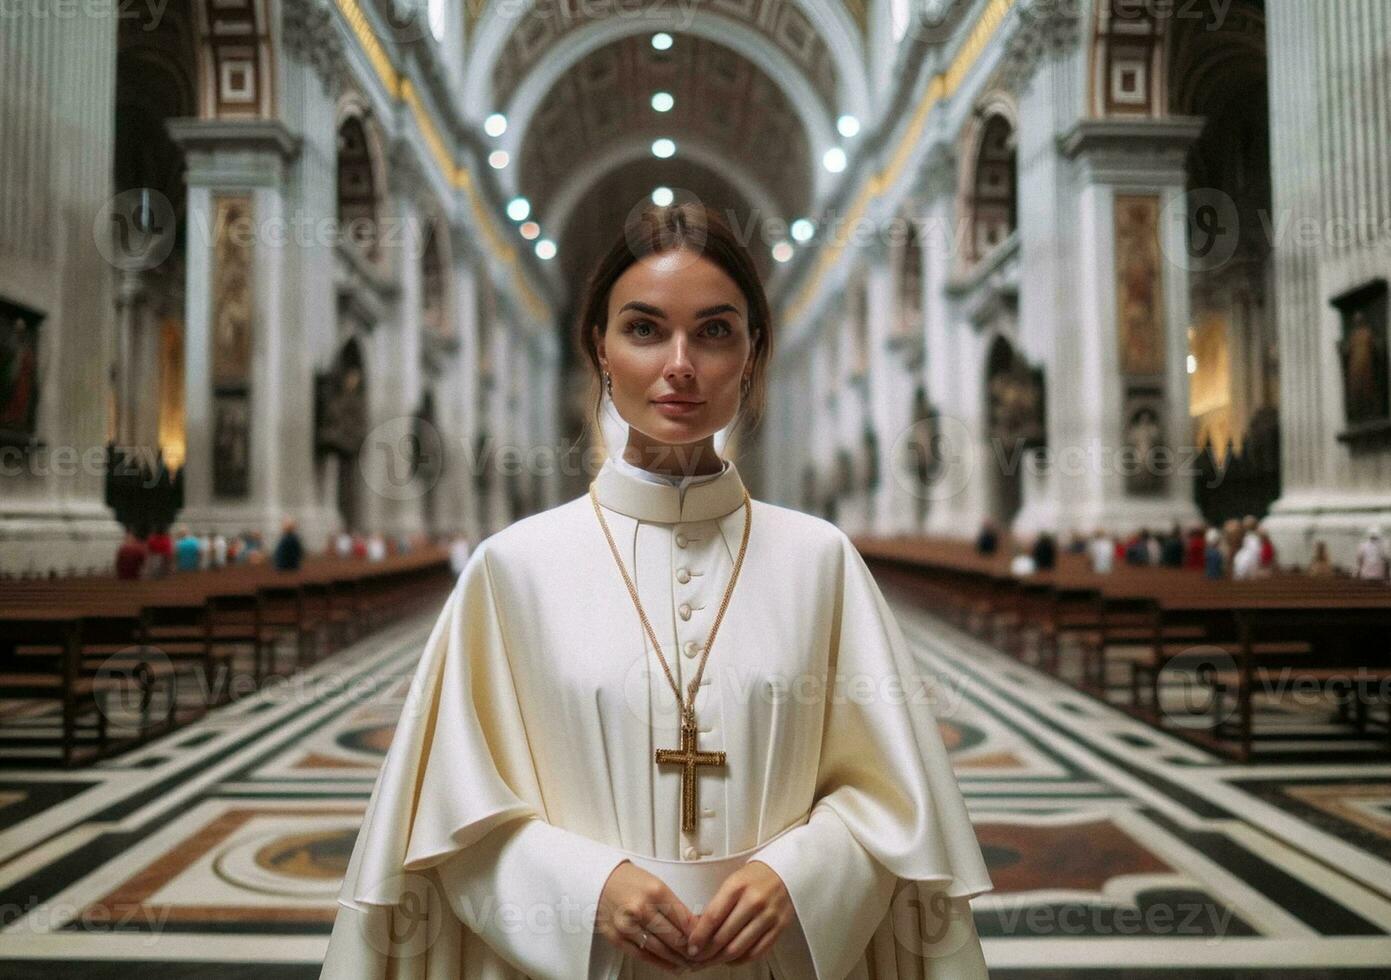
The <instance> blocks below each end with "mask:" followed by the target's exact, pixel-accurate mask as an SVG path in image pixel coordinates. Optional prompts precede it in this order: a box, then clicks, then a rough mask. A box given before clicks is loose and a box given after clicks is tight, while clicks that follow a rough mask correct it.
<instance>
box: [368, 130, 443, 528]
mask: <svg viewBox="0 0 1391 980" xmlns="http://www.w3.org/2000/svg"><path fill="white" fill-rule="evenodd" d="M389 182H390V185H391V204H390V207H389V209H388V211H389V213H390V215H391V218H392V220H393V221H395V222H396V223H397V228H398V229H399V231H400V234H398V235H396V236H395V241H396V242H398V243H399V245H398V247H396V248H395V249H394V250H393V251H394V252H395V254H394V255H391V256H390V258H389V260H388V265H389V267H390V268H391V272H392V275H393V276H394V278H395V280H396V282H397V284H398V285H399V288H400V292H399V293H398V294H397V296H396V303H395V308H394V311H393V313H394V315H393V316H392V318H391V322H389V323H387V324H384V325H383V326H384V327H385V328H386V332H387V336H386V337H385V338H384V341H385V343H386V346H387V348H388V350H386V351H384V352H383V353H384V355H385V357H384V359H383V361H382V367H383V368H385V369H386V370H387V371H388V372H389V373H390V376H391V390H390V393H389V397H388V398H387V399H386V400H385V401H384V402H383V405H382V409H383V416H382V417H381V418H380V419H378V420H377V423H378V424H379V425H383V424H384V425H386V426H388V429H389V431H391V432H392V433H393V434H397V433H399V435H400V436H406V435H408V434H410V433H411V432H413V430H414V425H415V422H414V419H415V416H416V413H417V411H418V410H419V408H420V404H421V395H422V391H423V388H422V379H421V366H420V358H421V336H420V331H421V318H422V314H423V303H424V275H423V270H422V268H421V259H422V257H423V256H424V245H425V237H424V236H425V231H426V229H425V224H424V218H423V212H422V208H421V201H422V199H423V198H424V197H425V195H426V194H427V193H428V189H427V184H426V177H425V175H424V173H423V171H422V169H421V165H420V163H419V161H418V160H416V158H415V156H414V152H413V151H412V150H411V148H410V146H409V144H406V143H398V144H397V146H396V151H395V153H394V154H393V155H392V162H391V168H390V174H389ZM424 451H426V452H431V451H434V450H433V448H432V447H429V446H427V447H425V450H424ZM404 472H406V471H404V470H403V473H404ZM408 480H409V485H408V486H405V485H403V486H399V487H396V488H395V489H394V490H393V491H391V497H392V499H391V500H389V501H387V502H386V512H387V514H388V515H389V516H388V517H387V518H386V523H387V526H388V527H389V528H390V531H391V533H392V534H397V535H400V534H405V535H411V534H416V533H418V532H419V531H421V530H422V529H423V527H424V517H423V512H424V498H425V494H426V493H428V492H429V490H430V488H429V487H428V486H427V485H426V482H425V479H424V478H423V476H422V475H421V474H418V473H417V474H413V475H411V476H409V477H408Z"/></svg>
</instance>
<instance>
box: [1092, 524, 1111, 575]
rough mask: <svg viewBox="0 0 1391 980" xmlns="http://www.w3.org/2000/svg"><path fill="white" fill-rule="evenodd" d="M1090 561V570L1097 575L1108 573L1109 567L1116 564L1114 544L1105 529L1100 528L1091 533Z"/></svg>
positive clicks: (1109, 571)
mask: <svg viewBox="0 0 1391 980" xmlns="http://www.w3.org/2000/svg"><path fill="white" fill-rule="evenodd" d="M1090 551H1091V562H1092V571H1093V572H1095V573H1096V574H1098V575H1110V574H1111V569H1112V568H1113V567H1114V566H1115V564H1116V546H1115V544H1114V543H1112V541H1111V538H1110V537H1109V536H1108V535H1107V534H1106V532H1105V531H1103V530H1101V529H1100V528H1097V529H1096V533H1095V534H1093V535H1092V543H1091V549H1090Z"/></svg>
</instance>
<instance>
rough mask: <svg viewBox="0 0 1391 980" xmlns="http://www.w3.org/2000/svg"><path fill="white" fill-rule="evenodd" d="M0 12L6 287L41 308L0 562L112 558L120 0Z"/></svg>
mask: <svg viewBox="0 0 1391 980" xmlns="http://www.w3.org/2000/svg"><path fill="white" fill-rule="evenodd" d="M44 10H45V8H42V7H36V6H34V5H32V4H21V5H19V6H18V7H16V8H13V9H12V11H11V13H12V14H13V15H12V16H0V24H3V27H0V298H3V299H5V300H9V301H11V302H14V303H16V304H19V305H20V306H22V307H24V308H26V309H28V310H32V311H34V312H35V313H37V314H39V315H40V316H41V317H42V320H41V322H40V323H39V326H38V333H37V338H38V339H37V359H38V364H39V365H40V374H39V386H38V390H37V398H38V402H37V419H36V431H35V433H34V437H35V439H36V440H37V445H35V446H33V447H31V448H29V449H24V448H21V447H20V446H15V445H11V446H0V570H6V571H16V572H25V571H32V572H34V573H38V574H41V573H44V572H47V571H49V570H50V569H53V570H58V571H65V570H66V569H67V568H68V567H70V566H72V567H77V568H82V569H85V568H87V567H89V566H92V567H109V565H110V563H111V560H112V558H113V557H114V555H115V550H116V546H117V544H118V543H119V541H120V528H119V526H118V525H117V524H116V523H115V521H114V520H113V519H112V514H111V512H110V511H109V510H108V509H107V508H106V506H105V504H104V503H103V497H102V491H103V482H104V474H105V451H104V444H105V442H106V438H107V435H108V425H109V424H112V427H113V428H114V424H113V423H114V420H108V418H107V399H108V395H109V394H110V386H109V372H110V368H111V364H112V360H113V359H114V357H115V354H116V351H115V329H114V326H115V317H114V304H113V300H114V294H113V286H114V284H113V276H112V271H113V264H112V263H113V260H114V259H119V258H120V256H119V255H118V254H117V253H116V252H114V251H113V245H114V244H115V243H114V241H113V236H112V228H113V226H112V221H111V219H112V217H113V216H114V213H113V212H110V211H107V212H104V211H103V207H104V206H106V205H108V203H111V196H112V153H113V150H114V145H115V134H114V128H113V127H114V123H115V82H116V66H115V59H116V26H117V21H116V17H115V16H114V10H115V8H114V7H109V8H106V11H105V13H103V12H101V11H100V10H95V9H93V10H87V9H81V10H80V12H79V15H78V16H67V17H64V16H55V15H54V11H53V10H52V9H47V10H46V12H47V13H48V14H49V16H35V15H34V13H35V11H40V12H43V11H44Z"/></svg>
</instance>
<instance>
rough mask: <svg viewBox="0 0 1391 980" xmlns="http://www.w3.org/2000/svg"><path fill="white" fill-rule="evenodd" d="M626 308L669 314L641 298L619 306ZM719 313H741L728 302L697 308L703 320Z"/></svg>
mask: <svg viewBox="0 0 1391 980" xmlns="http://www.w3.org/2000/svg"><path fill="white" fill-rule="evenodd" d="M624 310H637V311H638V312H639V313H646V314H647V315H648V316H656V317H661V318H662V319H663V320H665V319H666V318H667V315H666V314H665V313H663V312H662V311H661V310H660V309H659V308H658V307H655V306H653V305H652V304H650V303H644V302H641V301H640V300H636V299H634V300H629V301H628V302H626V303H624V304H623V305H622V306H621V307H619V310H618V312H619V313H622V312H623V311H624ZM717 313H733V314H734V315H735V316H738V315H739V311H738V310H737V309H735V308H734V307H733V306H730V305H729V304H728V303H720V304H719V305H718V306H707V307H706V308H705V309H703V310H696V319H697V320H703V319H705V318H706V317H707V316H714V315H715V314H717Z"/></svg>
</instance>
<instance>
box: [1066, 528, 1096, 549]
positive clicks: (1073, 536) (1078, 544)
mask: <svg viewBox="0 0 1391 980" xmlns="http://www.w3.org/2000/svg"><path fill="white" fill-rule="evenodd" d="M1090 547H1091V545H1090V543H1089V542H1088V541H1087V536H1086V535H1085V534H1083V533H1082V532H1081V531H1078V530H1077V529H1076V528H1073V529H1072V530H1071V531H1070V532H1068V536H1067V553H1068V554H1069V555H1085V554H1086V553H1087V551H1088V549H1089V548H1090Z"/></svg>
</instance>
